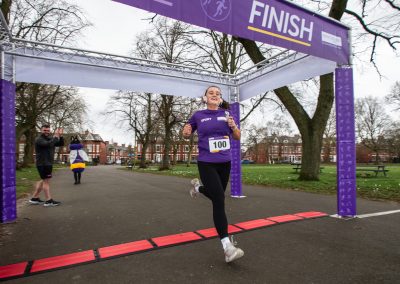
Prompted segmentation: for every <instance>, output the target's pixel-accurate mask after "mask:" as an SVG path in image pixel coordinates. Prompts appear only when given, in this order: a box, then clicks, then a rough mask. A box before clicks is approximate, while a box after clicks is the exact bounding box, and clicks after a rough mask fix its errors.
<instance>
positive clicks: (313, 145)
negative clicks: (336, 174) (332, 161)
mask: <svg viewBox="0 0 400 284" xmlns="http://www.w3.org/2000/svg"><path fill="white" fill-rule="evenodd" d="M302 139H303V144H302V156H301V170H300V177H299V179H300V180H318V179H319V167H320V164H321V155H320V153H321V147H322V143H321V142H322V139H321V137H319V135H318V134H316V133H311V135H309V136H308V135H302ZM318 149H319V151H318Z"/></svg>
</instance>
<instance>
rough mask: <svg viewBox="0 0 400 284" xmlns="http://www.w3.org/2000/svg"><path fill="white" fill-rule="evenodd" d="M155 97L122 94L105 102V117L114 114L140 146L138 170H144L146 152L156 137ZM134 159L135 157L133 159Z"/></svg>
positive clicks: (148, 94) (118, 93) (145, 94)
mask: <svg viewBox="0 0 400 284" xmlns="http://www.w3.org/2000/svg"><path fill="white" fill-rule="evenodd" d="M156 100H157V95H154V94H151V93H138V92H122V91H119V92H117V93H116V94H115V95H113V96H112V97H111V98H110V100H109V101H108V102H107V111H106V112H105V114H106V115H111V114H116V115H117V116H118V117H119V122H122V123H127V124H128V125H129V128H128V130H131V131H133V132H134V135H135V138H136V141H137V142H139V143H141V144H142V149H141V158H140V165H139V167H140V168H146V167H147V165H146V152H147V150H148V147H149V146H150V144H151V142H152V139H154V138H155V137H156V127H157V123H158V121H159V116H158V114H157V112H155V111H154V109H155V108H156ZM135 158H136V157H135Z"/></svg>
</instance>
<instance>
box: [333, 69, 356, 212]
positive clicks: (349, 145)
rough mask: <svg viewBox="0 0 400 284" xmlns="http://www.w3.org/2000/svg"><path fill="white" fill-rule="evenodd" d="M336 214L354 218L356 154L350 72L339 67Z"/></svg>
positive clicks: (336, 74)
mask: <svg viewBox="0 0 400 284" xmlns="http://www.w3.org/2000/svg"><path fill="white" fill-rule="evenodd" d="M335 90H336V154H337V214H338V215H339V216H341V217H346V216H347V217H349V216H352V217H353V216H355V215H356V151H355V121H354V91H353V69H352V68H344V67H340V68H337V69H336V72H335Z"/></svg>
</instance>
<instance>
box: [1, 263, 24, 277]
mask: <svg viewBox="0 0 400 284" xmlns="http://www.w3.org/2000/svg"><path fill="white" fill-rule="evenodd" d="M27 265H28V262H27V261H25V262H21V263H15V264H10V265H6V266H1V267H0V279H4V278H9V277H15V276H22V275H24V273H25V269H26V267H27Z"/></svg>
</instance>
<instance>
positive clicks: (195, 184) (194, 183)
mask: <svg viewBox="0 0 400 284" xmlns="http://www.w3.org/2000/svg"><path fill="white" fill-rule="evenodd" d="M190 183H191V184H192V186H193V187H192V188H191V189H190V190H189V194H190V196H191V197H192V198H196V197H197V196H198V195H199V192H198V191H197V190H196V187H199V186H200V181H199V179H198V178H194V179H192V180H191V181H190Z"/></svg>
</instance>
